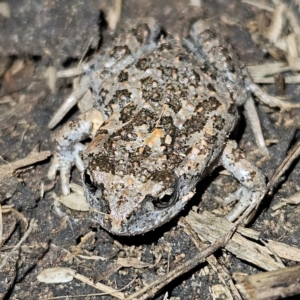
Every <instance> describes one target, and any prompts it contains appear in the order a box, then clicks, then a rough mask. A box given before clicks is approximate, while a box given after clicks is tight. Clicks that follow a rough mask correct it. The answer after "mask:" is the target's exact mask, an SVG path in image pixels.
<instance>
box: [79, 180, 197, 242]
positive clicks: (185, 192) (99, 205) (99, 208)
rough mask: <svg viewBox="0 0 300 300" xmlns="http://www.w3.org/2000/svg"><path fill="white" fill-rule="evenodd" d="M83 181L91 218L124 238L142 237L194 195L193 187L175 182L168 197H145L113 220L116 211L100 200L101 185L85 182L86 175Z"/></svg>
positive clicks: (168, 218)
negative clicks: (128, 212)
mask: <svg viewBox="0 0 300 300" xmlns="http://www.w3.org/2000/svg"><path fill="white" fill-rule="evenodd" d="M85 176H86V175H84V177H85ZM84 182H85V194H86V198H87V200H88V201H89V203H90V205H91V207H92V208H93V212H92V214H93V218H94V219H95V220H96V221H97V222H99V223H100V225H101V227H103V228H104V229H106V230H108V231H109V232H111V233H113V234H117V235H126V236H130V235H138V234H143V233H146V232H148V231H151V230H154V229H155V228H157V227H159V226H161V225H163V224H164V223H166V222H168V221H169V220H170V219H172V218H173V217H174V216H175V215H177V214H178V213H179V212H180V211H181V210H182V209H183V208H184V206H185V205H186V203H187V201H188V200H189V199H190V198H191V197H192V196H193V194H194V193H193V192H191V189H193V188H192V187H191V186H188V184H187V182H186V181H185V180H182V179H181V180H180V179H178V180H177V181H176V182H175V185H174V189H173V192H172V194H169V193H165V194H164V195H163V197H161V198H156V197H153V196H151V195H147V196H146V197H145V198H144V199H143V201H142V202H140V204H139V206H137V207H135V208H134V209H132V211H131V213H130V214H128V215H126V216H125V217H124V218H118V217H115V216H117V212H115V211H113V210H112V208H111V207H110V206H109V203H108V201H107V200H106V199H104V197H103V186H101V185H100V186H94V185H93V184H91V183H89V177H88V176H87V177H86V178H84ZM87 183H88V184H87Z"/></svg>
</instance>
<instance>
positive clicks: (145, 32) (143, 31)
mask: <svg viewBox="0 0 300 300" xmlns="http://www.w3.org/2000/svg"><path fill="white" fill-rule="evenodd" d="M131 32H132V34H133V36H134V37H135V38H136V39H137V41H138V42H139V43H140V44H144V43H145V42H146V41H147V40H148V37H149V35H150V28H149V26H148V24H147V23H143V24H139V25H138V26H137V27H135V28H133V29H132V30H131Z"/></svg>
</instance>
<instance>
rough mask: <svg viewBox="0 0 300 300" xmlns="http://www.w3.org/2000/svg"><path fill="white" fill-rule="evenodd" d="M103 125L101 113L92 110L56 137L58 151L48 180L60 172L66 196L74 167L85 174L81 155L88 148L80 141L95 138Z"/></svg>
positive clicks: (71, 123)
mask: <svg viewBox="0 0 300 300" xmlns="http://www.w3.org/2000/svg"><path fill="white" fill-rule="evenodd" d="M102 123H103V116H102V114H101V112H100V111H98V110H96V109H91V110H89V111H87V112H85V113H84V114H81V115H79V116H78V117H77V118H76V119H74V120H72V121H70V122H68V123H67V124H66V125H65V126H63V127H62V128H61V129H60V131H59V132H58V133H57V134H56V135H55V136H54V139H55V141H56V149H55V152H54V157H53V160H52V164H51V167H50V169H49V172H48V178H49V179H54V178H55V175H56V173H57V172H58V171H59V172H60V178H61V187H62V192H63V194H64V195H67V194H69V193H70V189H69V178H70V171H71V168H72V166H73V165H75V166H76V167H77V168H78V170H79V171H80V172H83V169H84V167H83V162H82V159H81V156H80V154H81V153H82V152H83V151H84V150H85V149H86V146H84V145H83V144H82V143H80V141H83V140H85V139H87V138H92V137H94V135H95V134H96V132H97V130H98V129H99V127H100V126H101V124H102Z"/></svg>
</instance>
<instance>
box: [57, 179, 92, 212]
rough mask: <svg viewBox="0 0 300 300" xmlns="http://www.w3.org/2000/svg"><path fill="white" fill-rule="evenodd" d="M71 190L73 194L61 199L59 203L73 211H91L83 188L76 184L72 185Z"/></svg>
mask: <svg viewBox="0 0 300 300" xmlns="http://www.w3.org/2000/svg"><path fill="white" fill-rule="evenodd" d="M70 188H71V190H72V191H73V192H72V193H70V194H69V195H66V196H61V197H59V198H58V201H59V202H61V203H62V204H63V205H64V206H66V207H68V208H70V209H72V210H77V211H89V210H90V206H89V204H88V203H87V201H86V198H85V196H84V192H83V188H82V187H81V186H80V185H78V184H75V183H71V184H70Z"/></svg>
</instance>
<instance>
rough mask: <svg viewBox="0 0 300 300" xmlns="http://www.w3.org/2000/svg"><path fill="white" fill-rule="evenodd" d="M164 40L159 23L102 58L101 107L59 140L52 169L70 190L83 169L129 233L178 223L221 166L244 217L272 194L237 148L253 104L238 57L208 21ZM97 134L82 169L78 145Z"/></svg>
mask: <svg viewBox="0 0 300 300" xmlns="http://www.w3.org/2000/svg"><path fill="white" fill-rule="evenodd" d="M158 33H159V30H158V26H157V24H156V23H155V22H154V21H153V20H152V21H150V22H149V23H142V24H139V25H138V26H137V27H136V28H134V29H133V30H132V31H131V32H130V34H129V35H127V36H125V37H122V38H120V39H119V40H117V41H116V42H115V45H114V46H113V47H112V48H111V49H110V50H108V51H107V52H106V54H105V55H103V56H101V57H99V61H98V63H97V64H98V65H97V66H96V67H95V66H94V69H97V70H96V71H95V70H91V71H90V75H89V76H88V77H87V78H88V81H89V87H90V88H91V89H92V92H93V99H94V102H93V107H94V109H93V110H92V112H87V113H85V114H83V115H82V116H80V117H79V118H78V119H75V120H74V121H72V122H70V123H69V124H68V125H67V126H65V127H64V128H63V129H62V131H61V132H60V133H59V134H58V137H57V153H56V155H55V158H54V162H53V166H52V168H51V170H50V173H51V174H50V177H52V178H53V176H54V175H55V173H56V170H57V169H60V170H61V176H62V177H63V185H66V184H68V177H67V178H66V176H67V175H68V174H67V173H68V172H69V169H70V166H71V164H72V163H73V162H75V164H76V165H77V166H78V167H79V169H80V170H81V171H83V170H84V172H83V182H84V189H85V194H86V197H87V199H88V201H89V203H90V205H91V207H92V208H93V214H94V218H95V219H96V220H97V221H98V222H99V223H100V224H101V226H102V227H104V228H106V229H107V230H109V231H110V232H113V233H116V234H120V235H135V234H139V233H145V232H147V231H149V230H152V229H154V228H156V227H158V226H160V225H162V224H163V223H165V222H167V221H168V220H170V219H171V218H172V217H174V216H175V215H176V214H178V213H179V212H180V210H182V209H183V208H184V206H185V205H186V203H187V201H188V200H189V199H190V198H191V197H192V196H193V194H194V191H195V187H196V184H197V183H198V182H199V181H200V180H201V179H202V178H203V177H204V176H206V175H207V174H208V173H210V172H211V171H212V169H213V168H215V167H216V166H217V165H219V164H222V165H223V166H224V167H225V168H226V169H228V170H229V171H230V172H231V173H233V174H234V176H235V177H236V178H237V179H238V180H239V181H240V182H241V183H242V185H243V187H242V188H241V189H240V190H239V191H238V192H239V194H240V196H241V197H242V199H244V203H243V204H241V205H239V207H238V208H237V211H238V212H239V213H240V212H242V211H243V210H244V209H245V208H246V207H247V206H248V205H249V203H250V202H251V201H252V202H255V201H257V199H259V198H260V197H261V196H262V195H263V194H264V192H265V183H264V177H263V175H262V174H261V172H260V171H259V170H258V169H257V168H256V167H254V166H252V165H251V164H250V163H249V162H248V161H247V160H246V159H245V158H244V156H243V154H242V153H241V151H240V150H239V149H237V146H236V144H235V143H234V142H232V141H228V135H229V134H230V132H231V131H232V129H233V128H234V126H235V124H236V121H237V118H238V114H237V107H236V104H239V105H241V104H243V103H244V102H245V101H246V99H247V93H246V88H245V84H244V81H243V76H242V73H241V70H240V68H239V66H238V64H237V62H236V60H235V58H234V55H233V54H232V53H231V52H230V50H228V49H226V48H224V47H223V46H222V45H221V41H220V39H219V38H218V37H217V35H216V34H215V33H214V32H213V31H212V30H211V29H210V28H209V27H208V25H207V23H205V22H202V21H198V22H197V23H195V24H194V26H193V27H192V31H191V37H190V38H189V39H187V40H184V39H180V38H177V37H172V36H171V37H166V38H161V39H158ZM99 112H101V116H102V117H103V119H105V122H104V123H103V124H102V125H101V124H100V123H101V121H100V123H97V121H95V119H97V116H98V114H99ZM91 115H92V117H91ZM95 116H96V117H95ZM99 116H100V115H99ZM100 125H101V126H100ZM87 136H91V137H92V141H91V143H90V144H89V146H88V148H87V149H86V150H85V151H83V165H82V162H81V161H80V156H79V155H78V153H79V152H81V151H82V150H84V149H83V148H82V146H80V145H81V144H78V141H80V140H83V139H84V138H86V137H87ZM73 157H75V158H73ZM65 191H67V192H68V190H67V189H65ZM236 214H237V213H236V212H235V213H234V217H232V219H234V218H235V217H236Z"/></svg>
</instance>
